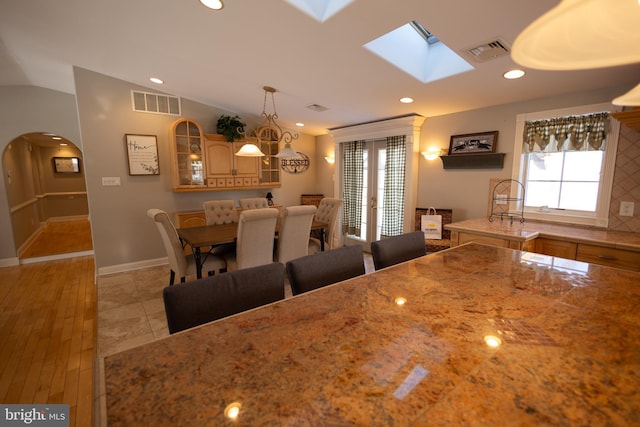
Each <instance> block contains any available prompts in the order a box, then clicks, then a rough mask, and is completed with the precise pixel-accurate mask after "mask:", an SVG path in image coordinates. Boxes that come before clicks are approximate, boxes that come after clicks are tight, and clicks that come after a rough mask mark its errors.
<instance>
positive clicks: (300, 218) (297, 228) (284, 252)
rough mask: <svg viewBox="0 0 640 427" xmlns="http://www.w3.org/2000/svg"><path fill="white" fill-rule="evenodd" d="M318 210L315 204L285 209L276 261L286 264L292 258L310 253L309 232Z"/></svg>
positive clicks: (279, 232)
mask: <svg viewBox="0 0 640 427" xmlns="http://www.w3.org/2000/svg"><path fill="white" fill-rule="evenodd" d="M316 210H317V208H316V207H315V206H314V205H307V206H289V207H286V208H284V209H283V211H282V218H281V220H280V229H279V231H278V238H277V239H276V245H277V248H276V261H278V262H280V263H282V264H285V263H286V262H287V261H289V260H291V259H294V258H300V257H303V256H305V255H308V253H309V233H310V232H311V224H312V223H313V215H315V213H316Z"/></svg>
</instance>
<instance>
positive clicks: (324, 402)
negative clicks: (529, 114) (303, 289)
mask: <svg viewBox="0 0 640 427" xmlns="http://www.w3.org/2000/svg"><path fill="white" fill-rule="evenodd" d="M330 267H331V266H327V268H330ZM638 307H640V273H639V272H633V271H628V270H622V269H616V268H611V267H605V266H601V265H596V264H589V263H584V262H580V261H574V260H568V259H563V258H558V257H552V256H547V255H541V254H536V253H531V252H524V251H519V250H514V249H508V248H502V247H495V246H485V245H481V244H477V243H467V244H464V245H461V246H457V247H455V248H452V249H448V250H444V251H441V252H437V253H434V254H429V255H426V256H423V257H419V258H416V259H413V260H410V261H407V262H404V263H401V264H397V265H394V266H391V267H387V268H384V269H381V270H378V271H375V272H372V273H368V274H365V275H362V276H359V277H356V278H352V279H349V280H346V281H343V282H340V283H336V284H333V285H329V286H326V287H323V288H320V289H317V290H314V291H311V292H307V293H303V294H300V295H297V296H294V297H291V298H287V299H285V300H282V301H279V302H276V303H272V304H269V305H265V306H262V307H259V308H256V309H253V310H250V311H246V312H243V313H239V314H236V315H233V316H230V317H227V318H223V319H219V320H216V321H214V322H211V323H207V324H204V325H201V326H198V327H195V328H192V329H189V330H186V331H183V332H180V333H177V334H174V335H171V336H168V337H165V338H162V339H158V340H157V341H154V342H150V343H147V344H145V345H142V346H139V347H135V348H132V349H129V350H126V351H123V352H120V353H116V354H113V355H109V356H107V357H105V358H104V359H103V360H102V365H101V368H102V371H103V375H104V379H103V387H104V389H103V393H104V399H103V400H102V401H103V405H104V406H103V408H102V410H104V411H106V413H103V416H102V417H101V418H103V419H104V420H105V422H106V423H107V424H108V425H110V426H133V425H153V426H154V427H161V426H176V425H180V426H223V425H235V426H294V425H295V426H423V425H436V426H462V425H465V426H533V425H536V426H537V425H545V426H563V425H565V426H573V425H594V426H595V425H611V426H614V425H640V310H638Z"/></svg>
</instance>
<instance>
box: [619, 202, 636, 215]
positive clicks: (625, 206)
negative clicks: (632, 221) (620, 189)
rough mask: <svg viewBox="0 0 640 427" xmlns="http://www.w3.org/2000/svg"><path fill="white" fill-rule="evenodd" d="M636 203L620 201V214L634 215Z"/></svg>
mask: <svg viewBox="0 0 640 427" xmlns="http://www.w3.org/2000/svg"><path fill="white" fill-rule="evenodd" d="M634 208H635V203H633V202H620V213H619V215H620V216H633V210H634Z"/></svg>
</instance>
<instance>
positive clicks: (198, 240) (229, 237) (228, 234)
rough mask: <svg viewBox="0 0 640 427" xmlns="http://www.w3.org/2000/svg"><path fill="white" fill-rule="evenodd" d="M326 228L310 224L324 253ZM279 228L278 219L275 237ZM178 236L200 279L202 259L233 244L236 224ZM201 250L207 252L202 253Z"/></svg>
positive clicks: (186, 231)
mask: <svg viewBox="0 0 640 427" xmlns="http://www.w3.org/2000/svg"><path fill="white" fill-rule="evenodd" d="M327 227H328V224H327V223H326V222H322V221H318V220H316V219H314V220H313V222H312V223H311V231H312V232H314V231H315V232H317V233H318V234H319V236H320V239H319V240H320V250H321V251H324V249H325V248H324V240H325V236H324V234H325V229H326V228H327ZM279 228H280V218H278V221H277V223H276V235H277V234H278V230H279ZM177 231H178V236H179V237H180V240H181V241H182V243H183V245H189V246H190V247H191V251H192V253H193V257H194V259H195V262H196V277H197V278H198V279H200V278H202V263H203V259H204V258H205V257H206V256H207V254H208V253H209V252H208V250H209V249H210V248H212V247H216V246H222V245H227V244H229V243H235V241H236V237H237V234H238V223H237V222H230V223H226V224H211V225H200V226H196V227H181V228H178V229H177ZM203 249H206V250H207V252H206V253H203V252H204V251H203Z"/></svg>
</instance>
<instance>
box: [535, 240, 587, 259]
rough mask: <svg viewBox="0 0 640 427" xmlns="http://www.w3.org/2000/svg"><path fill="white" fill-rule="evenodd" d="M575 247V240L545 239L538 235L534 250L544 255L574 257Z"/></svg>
mask: <svg viewBox="0 0 640 427" xmlns="http://www.w3.org/2000/svg"><path fill="white" fill-rule="evenodd" d="M577 247H578V245H577V244H576V243H575V242H566V241H564V240H554V239H545V238H544V237H540V238H537V239H536V249H535V251H536V252H537V253H539V254H544V255H550V256H557V257H560V258H567V259H576V251H577Z"/></svg>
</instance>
